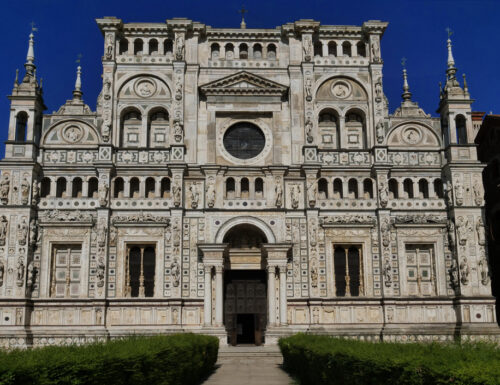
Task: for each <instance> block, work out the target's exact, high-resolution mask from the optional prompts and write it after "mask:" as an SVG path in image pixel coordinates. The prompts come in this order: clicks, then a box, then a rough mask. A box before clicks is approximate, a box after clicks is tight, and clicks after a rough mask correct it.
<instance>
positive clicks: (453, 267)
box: [449, 259, 459, 290]
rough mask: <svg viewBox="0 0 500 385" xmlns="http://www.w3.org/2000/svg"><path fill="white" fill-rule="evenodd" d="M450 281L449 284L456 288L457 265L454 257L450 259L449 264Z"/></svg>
mask: <svg viewBox="0 0 500 385" xmlns="http://www.w3.org/2000/svg"><path fill="white" fill-rule="evenodd" d="M449 273H450V282H451V286H452V287H453V288H454V289H455V290H456V289H458V274H459V272H458V266H457V261H456V260H455V259H452V260H451V266H450V270H449Z"/></svg>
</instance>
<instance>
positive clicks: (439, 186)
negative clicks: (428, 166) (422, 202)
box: [434, 178, 444, 198]
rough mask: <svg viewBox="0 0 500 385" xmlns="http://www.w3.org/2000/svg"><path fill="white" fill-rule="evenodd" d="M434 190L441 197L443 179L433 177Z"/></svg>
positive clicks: (442, 194)
mask: <svg viewBox="0 0 500 385" xmlns="http://www.w3.org/2000/svg"><path fill="white" fill-rule="evenodd" d="M434 192H435V193H436V196H437V197H438V198H443V197H444V193H443V181H442V180H441V179H439V178H438V179H434Z"/></svg>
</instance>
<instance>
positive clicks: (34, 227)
mask: <svg viewBox="0 0 500 385" xmlns="http://www.w3.org/2000/svg"><path fill="white" fill-rule="evenodd" d="M37 231H38V226H37V223H36V220H35V218H33V219H32V220H31V221H30V240H29V246H30V247H35V245H36V240H37Z"/></svg>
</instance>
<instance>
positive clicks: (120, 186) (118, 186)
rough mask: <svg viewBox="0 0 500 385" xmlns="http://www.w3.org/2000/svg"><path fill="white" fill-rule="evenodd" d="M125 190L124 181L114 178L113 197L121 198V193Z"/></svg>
mask: <svg viewBox="0 0 500 385" xmlns="http://www.w3.org/2000/svg"><path fill="white" fill-rule="evenodd" d="M124 191H125V187H124V183H123V179H122V178H115V181H114V183H113V197H114V198H123V193H124Z"/></svg>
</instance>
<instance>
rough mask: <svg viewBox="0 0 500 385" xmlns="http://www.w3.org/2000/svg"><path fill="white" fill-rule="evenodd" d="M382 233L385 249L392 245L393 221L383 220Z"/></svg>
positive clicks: (381, 224)
mask: <svg viewBox="0 0 500 385" xmlns="http://www.w3.org/2000/svg"><path fill="white" fill-rule="evenodd" d="M380 232H381V233H382V244H383V245H384V247H388V246H389V245H390V244H391V220H390V219H389V218H387V217H385V218H382V221H381V223H380Z"/></svg>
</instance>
